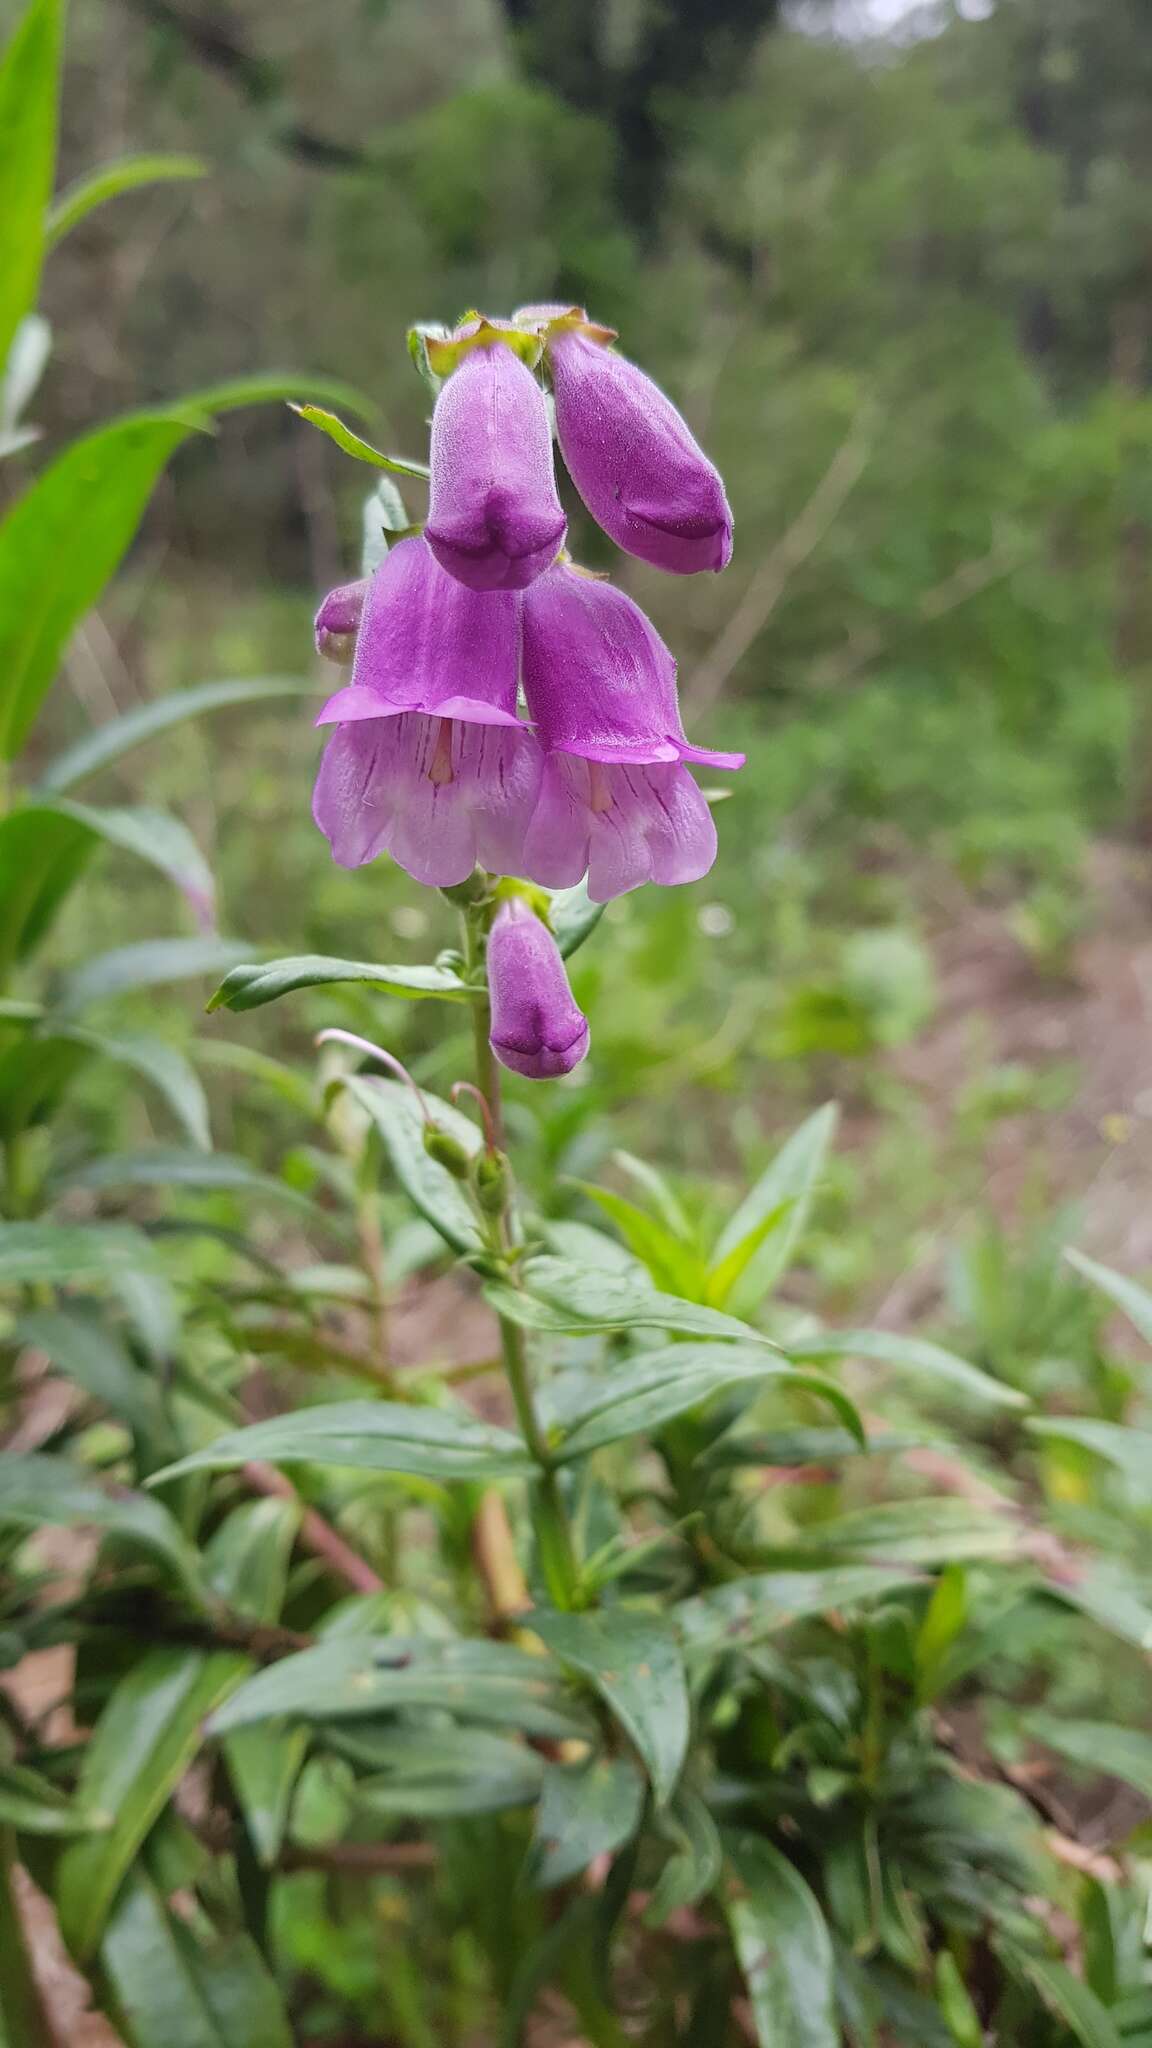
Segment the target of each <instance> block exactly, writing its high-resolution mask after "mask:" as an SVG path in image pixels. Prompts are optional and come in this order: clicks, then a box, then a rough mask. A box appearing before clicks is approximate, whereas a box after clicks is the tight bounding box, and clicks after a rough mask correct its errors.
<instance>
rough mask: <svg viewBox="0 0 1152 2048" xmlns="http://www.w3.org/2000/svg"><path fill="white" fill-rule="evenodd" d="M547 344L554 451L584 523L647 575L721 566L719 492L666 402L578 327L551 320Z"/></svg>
mask: <svg viewBox="0 0 1152 2048" xmlns="http://www.w3.org/2000/svg"><path fill="white" fill-rule="evenodd" d="M533 310H537V309H533ZM538 310H540V311H541V312H544V311H547V310H550V309H544V308H541V309H538ZM547 346H548V363H549V367H550V369H551V372H552V388H553V391H554V393H555V397H556V433H557V437H558V439H559V442H560V449H561V452H562V454H563V456H564V460H565V462H566V463H567V465H568V469H569V471H570V473H571V476H572V481H573V483H574V484H575V486H576V489H577V490H578V491H579V493H580V496H581V497H582V498H583V500H584V503H585V504H586V505H587V507H588V510H589V511H590V512H591V514H592V517H593V518H594V519H595V520H597V521H598V522H599V524H600V525H601V526H602V527H603V528H604V531H605V533H606V534H608V535H609V537H610V538H611V539H612V540H614V541H615V542H616V545H617V547H621V548H625V549H627V551H628V553H629V554H630V555H639V557H640V559H641V561H644V562H652V563H654V564H655V566H656V568H657V569H670V570H672V571H673V572H674V573H675V574H676V575H679V576H687V575H691V574H692V572H693V571H694V570H697V569H725V568H727V566H728V563H729V562H730V560H731V559H732V514H731V511H730V510H729V507H728V500H727V498H726V497H725V495H724V485H723V483H722V482H721V480H720V476H719V473H718V472H717V471H716V470H715V469H714V468H713V466H712V464H711V463H710V462H709V460H708V457H707V456H706V455H705V453H704V451H703V449H702V448H700V447H699V446H698V445H697V443H696V441H695V440H694V439H693V437H692V435H691V434H690V433H689V431H688V428H687V426H686V425H685V422H684V421H683V420H682V419H681V417H680V414H679V413H678V412H677V410H676V408H675V406H674V405H673V404H672V401H671V399H669V398H666V397H665V396H664V393H663V392H662V391H661V390H660V388H659V386H658V385H656V384H654V383H653V382H652V379H651V378H650V377H646V376H645V375H644V372H643V370H638V369H637V367H636V365H635V363H630V362H628V361H627V359H626V358H625V357H624V356H620V355H617V354H616V353H615V352H614V351H613V350H612V349H611V348H610V347H608V346H607V345H606V343H605V342H604V341H602V340H597V339H595V338H594V335H593V333H592V332H589V331H588V330H587V329H586V328H581V327H580V326H579V325H573V324H569V323H568V322H567V321H559V322H557V324H556V325H555V327H553V328H552V329H551V330H550V331H549V334H548V344H547Z"/></svg>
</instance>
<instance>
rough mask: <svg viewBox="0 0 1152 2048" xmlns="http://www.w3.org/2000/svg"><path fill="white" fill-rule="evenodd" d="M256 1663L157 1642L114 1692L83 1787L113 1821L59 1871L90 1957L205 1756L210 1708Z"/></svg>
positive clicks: (84, 1953) (59, 1889)
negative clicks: (135, 1864)
mask: <svg viewBox="0 0 1152 2048" xmlns="http://www.w3.org/2000/svg"><path fill="white" fill-rule="evenodd" d="M249 1669H250V1666H249V1664H248V1662H247V1659H245V1658H243V1657H239V1656H236V1655H235V1654H234V1653H233V1652H231V1651H218V1652H215V1653H213V1654H212V1655H211V1656H204V1655H203V1654H202V1653H201V1652H199V1651H195V1650H174V1649H173V1650H168V1649H165V1650H149V1651H148V1652H147V1653H146V1655H145V1656H144V1657H142V1658H141V1660H140V1662H139V1663H138V1664H137V1665H136V1666H135V1667H134V1669H133V1670H132V1671H130V1672H129V1674H128V1676H127V1677H126V1678H123V1679H121V1681H120V1683H119V1685H118V1686H117V1688H116V1690H115V1692H114V1693H113V1694H112V1697H111V1699H110V1700H109V1701H108V1704H107V1706H106V1707H105V1709H104V1712H103V1713H102V1715H101V1717H100V1720H99V1722H98V1724H97V1727H96V1730H95V1733H94V1734H93V1736H92V1740H91V1741H90V1743H89V1744H88V1746H87V1748H86V1749H85V1751H84V1755H83V1760H82V1762H81V1765H80V1778H79V1783H78V1788H77V1796H78V1799H79V1801H80V1803H81V1805H82V1806H83V1807H84V1809H85V1810H86V1811H87V1812H89V1813H92V1814H94V1815H108V1816H110V1817H111V1822H112V1824H111V1826H110V1827H109V1828H108V1830H107V1832H105V1833H104V1834H101V1835H93V1836H91V1837H88V1838H87V1839H85V1840H84V1841H81V1842H75V1843H73V1844H72V1845H71V1846H70V1847H69V1848H67V1849H66V1850H65V1851H64V1854H63V1856H62V1857H61V1859H60V1863H59V1865H58V1868H57V1873H56V1904H57V1910H58V1911H59V1914H60V1926H61V1930H62V1932H63V1934H64V1937H65V1939H66V1941H67V1942H68V1945H69V1947H70V1948H71V1949H72V1951H73V1953H74V1954H75V1955H76V1956H77V1957H78V1958H80V1959H81V1960H83V1959H85V1958H86V1957H88V1956H90V1955H91V1954H92V1953H93V1951H94V1950H95V1948H96V1946H97V1944H98V1942H99V1940H100V1936H101V1934H102V1933H103V1931H104V1923H105V1921H106V1920H107V1918H108V1914H109V1911H110V1910H111V1906H112V1902H113V1900H114V1898H115V1896H116V1893H117V1891H118V1889H119V1887H120V1884H121V1882H122V1880H123V1878H124V1876H125V1874H126V1873H127V1871H128V1868H129V1866H130V1864H131V1863H132V1861H133V1859H134V1857H135V1855H136V1852H137V1850H138V1849H139V1848H140V1845H141V1843H142V1842H143V1841H144V1838H145V1836H146V1835H147V1833H148V1831H149V1829H150V1828H151V1827H152V1825H153V1823H154V1821H155V1820H156V1819H157V1818H158V1816H159V1814H160V1813H161V1811H162V1810H163V1808H164V1807H165V1805H166V1804H167V1802H168V1800H169V1799H170V1797H171V1795H172V1793H173V1792H174V1791H175V1789H176V1786H177V1785H178V1784H179V1782H180V1780H181V1778H182V1777H183V1775H184V1773H185V1771H186V1770H187V1768H188V1766H189V1764H190V1763H191V1761H192V1759H193V1757H194V1756H195V1755H196V1752H197V1750H198V1749H199V1747H200V1744H201V1741H202V1739H203V1723H204V1719H205V1716H206V1715H208V1714H210V1713H211V1712H212V1709H213V1708H214V1707H216V1706H218V1705H219V1703H220V1701H221V1700H223V1699H225V1698H226V1697H227V1695H228V1693H230V1692H231V1691H232V1690H233V1688H234V1687H235V1686H236V1685H237V1684H238V1682H239V1681H240V1679H241V1678H242V1677H243V1676H244V1673H245V1672H246V1671H247V1670H249Z"/></svg>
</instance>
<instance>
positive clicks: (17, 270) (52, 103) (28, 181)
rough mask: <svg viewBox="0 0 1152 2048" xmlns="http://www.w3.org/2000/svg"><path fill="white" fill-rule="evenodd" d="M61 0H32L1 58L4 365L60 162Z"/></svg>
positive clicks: (30, 285)
mask: <svg viewBox="0 0 1152 2048" xmlns="http://www.w3.org/2000/svg"><path fill="white" fill-rule="evenodd" d="M63 14H64V8H63V4H62V0H31V5H30V6H29V7H28V8H27V9H26V11H25V13H24V16H23V19H22V20H21V21H20V22H19V24H18V26H17V28H16V30H15V33H14V34H13V36H12V38H11V41H10V42H9V43H8V46H7V48H6V49H5V51H4V56H3V60H2V61H0V221H3V223H4V260H3V262H2V263H0V371H2V370H3V367H4V365H5V363H6V362H7V360H8V351H9V349H10V348H11V346H12V339H13V336H14V335H15V333H16V329H17V328H18V327H19V325H20V322H21V320H23V318H24V316H25V314H27V313H30V312H31V311H32V309H33V307H34V306H35V304H36V295H37V292H38V290H39V287H40V267H41V264H42V262H43V260H44V212H45V208H46V207H47V204H48V199H49V195H50V193H51V190H52V177H53V173H54V170H55V166H56V123H57V110H58V102H59V96H60V40H61V27H62V21H63Z"/></svg>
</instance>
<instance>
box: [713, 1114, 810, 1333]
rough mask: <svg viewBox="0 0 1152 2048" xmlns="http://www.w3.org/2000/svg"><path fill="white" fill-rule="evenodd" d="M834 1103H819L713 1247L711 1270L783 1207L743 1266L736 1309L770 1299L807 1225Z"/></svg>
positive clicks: (731, 1219)
mask: <svg viewBox="0 0 1152 2048" xmlns="http://www.w3.org/2000/svg"><path fill="white" fill-rule="evenodd" d="M837 1115H838V1111H837V1109H836V1105H835V1103H832V1102H829V1103H825V1105H824V1107H823V1109H818V1110H817V1111H816V1113H815V1115H814V1116H810V1117H809V1118H808V1120H807V1122H806V1123H803V1124H801V1126H800V1129H799V1130H798V1131H795V1132H794V1133H793V1135H792V1136H791V1137H790V1138H789V1140H788V1142H787V1144H786V1145H783V1146H781V1148H780V1150H779V1152H778V1153H777V1154H776V1157H775V1159H774V1160H773V1161H772V1164H771V1166H769V1167H768V1169H767V1171H766V1172H764V1173H762V1174H761V1176H760V1179H759V1180H758V1181H757V1182H756V1185H755V1187H754V1188H752V1190H751V1191H750V1193H748V1194H747V1195H745V1197H744V1200H743V1201H742V1202H741V1203H740V1206H739V1208H738V1209H736V1211H735V1212H734V1214H733V1215H732V1216H730V1217H729V1219H728V1222H727V1223H726V1224H725V1226H724V1229H723V1230H722V1231H721V1233H720V1236H719V1238H718V1239H717V1241H716V1247H715V1250H714V1252H713V1254H712V1261H713V1267H714V1268H715V1267H717V1266H720V1265H722V1264H723V1262H724V1261H725V1260H726V1259H728V1258H729V1257H730V1256H731V1254H732V1253H733V1252H735V1251H736V1250H737V1249H738V1248H739V1247H740V1246H741V1245H742V1244H743V1243H744V1241H745V1239H746V1238H747V1237H748V1236H749V1235H750V1234H751V1233H752V1232H754V1231H756V1230H758V1229H759V1228H760V1226H761V1225H762V1223H763V1221H764V1219H765V1217H767V1216H771V1215H772V1214H774V1213H775V1212H776V1211H778V1210H780V1209H781V1208H782V1207H783V1205H784V1204H787V1205H788V1207H787V1213H786V1215H784V1217H783V1218H782V1221H781V1224H780V1228H779V1229H778V1230H773V1231H772V1232H771V1233H770V1234H769V1236H768V1237H767V1238H766V1239H765V1240H764V1242H763V1244H762V1245H761V1247H760V1249H759V1251H758V1252H756V1253H755V1254H754V1256H753V1257H752V1258H751V1260H750V1261H749V1263H748V1266H747V1269H746V1271H745V1273H744V1275H743V1279H742V1280H741V1282H740V1284H739V1288H738V1291H737V1296H736V1299H737V1305H738V1306H739V1307H740V1308H742V1309H744V1310H749V1309H752V1308H755V1307H756V1305H757V1304H758V1303H759V1302H761V1301H763V1299H764V1296H765V1295H766V1294H770V1293H771V1291H772V1289H773V1288H774V1287H775V1285H776V1282H777V1281H778V1280H779V1279H780V1276H781V1274H783V1273H784V1272H785V1271H786V1270H787V1268H788V1265H789V1263H790V1261H791V1258H792V1254H793V1252H794V1251H795V1249H796V1246H797V1244H798V1243H799V1240H800V1237H801V1236H802V1234H803V1232H804V1230H805V1228H806V1227H807V1223H808V1216H809V1213H810V1211H811V1208H812V1203H813V1201H814V1199H815V1196H816V1191H817V1188H818V1187H819V1184H820V1176H821V1174H822V1173H823V1171H824V1162H825V1159H826V1157H827V1154H828V1148H829V1146H830V1145H831V1143H832V1139H833V1136H834V1134H835V1130H836V1119H837Z"/></svg>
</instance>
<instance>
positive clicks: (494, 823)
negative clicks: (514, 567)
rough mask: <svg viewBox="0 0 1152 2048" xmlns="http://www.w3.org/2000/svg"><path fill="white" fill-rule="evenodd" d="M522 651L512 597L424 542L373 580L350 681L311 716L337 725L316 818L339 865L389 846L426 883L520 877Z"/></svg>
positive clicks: (526, 811)
mask: <svg viewBox="0 0 1152 2048" xmlns="http://www.w3.org/2000/svg"><path fill="white" fill-rule="evenodd" d="M321 609H322V610H323V607H321ZM518 649H519V620H518V607H517V599H516V598H515V597H514V596H512V595H511V594H510V593H509V594H504V595H501V594H490V595H488V596H484V597H480V596H477V595H476V594H475V593H474V592H472V591H470V590H466V589H465V588H464V586H463V585H462V584H460V583H458V582H456V580H455V579H454V578H453V577H451V576H448V575H446V574H445V573H444V571H443V570H442V569H441V568H440V567H439V566H438V564H437V563H436V561H435V560H434V559H433V557H432V555H431V553H430V552H429V549H428V548H427V547H426V545H425V543H424V542H423V541H422V540H405V541H401V542H400V543H399V544H398V546H396V547H395V548H393V550H392V552H391V553H390V554H389V555H388V557H387V559H386V560H385V561H384V562H383V563H382V564H381V566H380V568H379V569H377V571H376V573H375V575H374V576H373V577H372V579H371V582H370V584H369V586H368V593H367V597H366V599H365V603H364V610H363V616H362V619H361V624H360V630H359V634H358V636H357V641H356V660H355V665H354V667H353V670H352V680H351V682H350V683H349V684H348V686H347V687H346V688H345V689H343V690H338V691H337V692H336V695H335V696H334V697H332V698H330V700H329V702H328V703H327V704H326V705H325V706H324V709H323V711H322V712H321V713H320V716H319V718H318V719H317V721H316V723H317V724H318V725H335V727H336V731H335V732H334V734H333V736H332V738H331V739H330V740H329V742H328V745H327V747H326V749H325V751H324V758H323V760H322V761H321V763H320V772H319V774H318V776H317V778H316V790H315V795H314V798H313V804H312V815H313V817H314V818H315V820H316V823H317V824H318V825H319V827H320V830H321V831H322V832H323V833H324V835H325V837H326V838H327V840H328V842H329V844H330V846H331V848H332V853H333V857H334V858H335V859H336V860H337V861H339V863H340V865H341V866H342V867H360V866H361V865H362V864H363V863H364V862H365V861H370V860H374V859H375V858H376V855H377V854H379V853H383V852H388V853H390V854H391V855H392V858H393V859H394V860H396V861H398V862H399V864H400V866H401V867H402V868H406V869H407V871H408V873H409V874H410V875H411V876H413V878H414V879H415V880H416V881H418V882H424V883H426V884H428V886H430V887H432V888H449V887H451V886H452V885H453V884H454V883H456V882H462V881H464V879H465V878H466V876H468V875H469V874H470V873H471V872H472V869H473V867H474V866H475V865H476V863H477V862H479V863H480V864H481V865H482V866H484V867H487V868H492V869H494V870H496V871H497V872H498V873H501V874H509V873H512V874H515V873H518V872H520V870H521V868H522V864H523V842H524V833H525V830H526V828H527V825H528V822H529V819H530V818H531V815H532V811H533V807H534V804H535V801H536V796H537V794H538V790H539V784H540V772H541V756H540V749H539V746H538V743H537V741H536V740H535V738H534V737H533V735H532V733H531V732H530V730H529V729H528V727H527V726H525V725H524V724H523V723H522V722H521V720H520V719H518V718H517V715H516V671H517V662H518Z"/></svg>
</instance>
